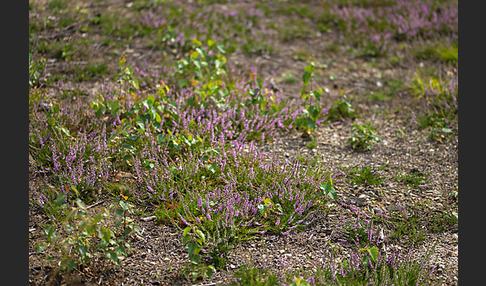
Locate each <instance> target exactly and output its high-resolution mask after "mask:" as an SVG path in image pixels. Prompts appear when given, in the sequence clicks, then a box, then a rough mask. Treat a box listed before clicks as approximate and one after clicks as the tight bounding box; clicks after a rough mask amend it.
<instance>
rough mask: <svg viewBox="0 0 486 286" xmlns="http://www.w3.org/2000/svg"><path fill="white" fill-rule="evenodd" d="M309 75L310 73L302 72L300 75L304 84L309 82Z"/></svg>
mask: <svg viewBox="0 0 486 286" xmlns="http://www.w3.org/2000/svg"><path fill="white" fill-rule="evenodd" d="M311 77H312V74H311V73H308V72H304V74H303V75H302V81H303V82H304V85H305V86H307V85H308V84H309V80H310V78H311Z"/></svg>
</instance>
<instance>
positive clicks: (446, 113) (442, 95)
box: [408, 71, 458, 141]
mask: <svg viewBox="0 0 486 286" xmlns="http://www.w3.org/2000/svg"><path fill="white" fill-rule="evenodd" d="M444 77H447V75H444V74H443V73H441V72H438V73H437V74H436V75H431V76H426V75H423V74H422V73H420V72H418V71H417V72H416V74H415V76H414V78H413V79H412V80H411V81H410V83H409V85H408V88H409V91H410V93H411V94H412V95H413V96H414V97H416V98H423V100H424V101H425V102H424V109H425V113H424V114H423V115H421V116H416V115H415V116H414V118H413V119H414V121H415V122H416V123H417V124H418V125H419V126H420V127H421V128H428V129H430V138H431V139H432V140H434V141H440V140H442V139H444V138H446V137H447V135H448V134H450V133H452V132H453V131H454V130H456V129H457V127H458V126H457V124H458V123H457V122H458V99H457V97H458V88H457V75H455V78H453V77H452V76H449V77H448V78H450V80H448V81H446V80H445V79H444Z"/></svg>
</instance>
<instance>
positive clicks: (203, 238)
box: [196, 229, 206, 241]
mask: <svg viewBox="0 0 486 286" xmlns="http://www.w3.org/2000/svg"><path fill="white" fill-rule="evenodd" d="M196 233H197V234H198V235H199V237H201V238H202V240H203V241H206V236H205V235H204V232H202V231H201V230H200V229H196Z"/></svg>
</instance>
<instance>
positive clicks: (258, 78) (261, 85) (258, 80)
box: [257, 77, 263, 89]
mask: <svg viewBox="0 0 486 286" xmlns="http://www.w3.org/2000/svg"><path fill="white" fill-rule="evenodd" d="M257 83H258V87H260V89H263V80H262V78H261V77H257Z"/></svg>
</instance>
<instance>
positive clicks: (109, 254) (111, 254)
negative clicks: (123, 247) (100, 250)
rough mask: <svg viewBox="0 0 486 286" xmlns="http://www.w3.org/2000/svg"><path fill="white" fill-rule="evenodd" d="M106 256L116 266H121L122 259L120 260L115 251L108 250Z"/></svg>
mask: <svg viewBox="0 0 486 286" xmlns="http://www.w3.org/2000/svg"><path fill="white" fill-rule="evenodd" d="M105 255H106V257H108V258H109V259H111V261H113V262H114V263H115V264H116V265H120V259H118V256H117V255H116V253H115V252H114V251H113V250H111V249H108V250H106V251H105Z"/></svg>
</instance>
